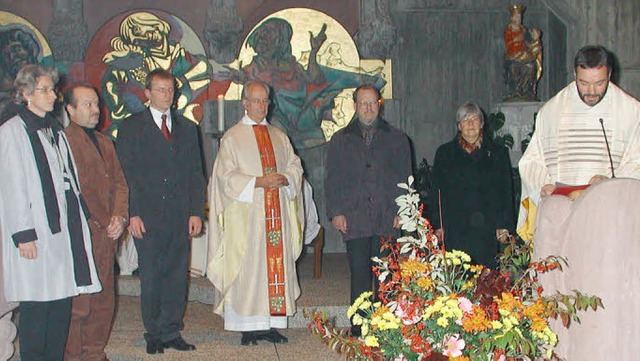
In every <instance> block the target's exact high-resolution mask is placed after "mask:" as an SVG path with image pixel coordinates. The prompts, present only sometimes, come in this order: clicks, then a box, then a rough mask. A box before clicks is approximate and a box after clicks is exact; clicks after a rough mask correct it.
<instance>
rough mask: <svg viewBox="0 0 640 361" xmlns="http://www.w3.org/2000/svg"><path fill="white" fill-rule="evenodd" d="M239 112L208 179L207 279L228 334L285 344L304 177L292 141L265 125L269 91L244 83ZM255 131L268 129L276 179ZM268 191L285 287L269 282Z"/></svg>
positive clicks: (295, 290) (293, 292) (249, 340)
mask: <svg viewBox="0 0 640 361" xmlns="http://www.w3.org/2000/svg"><path fill="white" fill-rule="evenodd" d="M242 105H243V107H244V109H245V111H246V114H245V116H244V117H243V118H242V119H241V120H240V121H239V122H238V123H237V124H236V125H234V126H233V127H231V128H230V129H229V130H228V131H227V132H226V134H225V135H224V137H223V138H222V140H221V142H220V149H219V152H218V156H217V158H216V160H215V163H214V166H213V173H212V175H211V180H210V191H209V202H210V210H209V257H208V259H209V264H208V268H207V277H208V278H209V279H210V280H211V282H212V283H213V285H214V312H215V313H217V314H219V315H221V316H222V317H223V318H224V328H225V329H226V330H231V331H240V332H242V339H241V343H242V344H243V345H250V344H254V345H255V344H256V343H257V341H260V340H265V341H269V342H276V343H284V342H287V339H286V337H284V336H282V335H281V334H280V333H278V332H277V331H276V330H275V328H286V327H287V316H291V315H293V314H294V313H295V311H296V306H295V300H296V299H297V298H298V297H299V295H300V288H299V285H298V280H297V275H296V267H295V261H296V259H297V258H298V256H299V255H300V252H301V250H302V227H303V224H304V208H303V203H302V172H303V171H302V166H301V164H300V159H299V158H298V156H296V155H295V153H294V150H293V147H292V146H291V143H290V141H289V139H288V137H287V135H286V134H285V133H284V132H282V131H281V130H280V129H278V128H276V127H274V126H272V125H269V124H268V123H267V121H266V119H265V117H266V114H267V110H268V108H269V88H268V86H266V85H265V84H263V83H259V82H255V81H249V82H247V83H246V84H245V86H244V90H243V94H242ZM254 126H257V127H266V129H267V130H268V135H269V138H270V140H271V145H272V148H273V155H274V156H275V163H276V169H275V171H273V170H271V173H269V172H264V171H263V164H262V163H261V157H262V155H261V154H262V153H261V150H259V147H258V141H257V139H256V137H257V136H256V134H257V133H254V129H253V128H254ZM263 174H267V175H263ZM270 189H271V190H274V189H278V190H279V203H280V216H281V217H280V218H281V240H282V250H281V251H282V256H283V257H282V259H283V263H284V280H282V279H277V280H276V281H275V282H273V281H269V278H268V277H269V276H268V272H269V271H268V262H267V248H268V246H267V236H266V233H267V231H266V225H265V220H266V219H265V207H266V206H265V194H266V193H267V191H269V190H270ZM276 212H277V211H276ZM274 283H277V284H278V286H277V288H278V289H279V290H280V291H281V290H282V287H284V302H285V304H286V307H283V308H286V312H284V311H285V310H283V315H281V316H274V315H272V314H273V312H272V311H270V307H271V306H272V305H271V302H270V292H272V291H271V290H270V288H271V287H273V286H274Z"/></svg>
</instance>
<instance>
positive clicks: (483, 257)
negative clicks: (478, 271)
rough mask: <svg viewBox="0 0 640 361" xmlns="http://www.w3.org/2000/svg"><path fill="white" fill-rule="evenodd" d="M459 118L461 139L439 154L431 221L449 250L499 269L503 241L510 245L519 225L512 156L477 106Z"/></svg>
mask: <svg viewBox="0 0 640 361" xmlns="http://www.w3.org/2000/svg"><path fill="white" fill-rule="evenodd" d="M456 118H457V119H456V120H457V127H458V133H457V134H456V136H455V138H454V139H453V140H452V141H450V142H448V143H445V144H443V145H441V146H440V147H439V148H438V150H437V151H436V156H435V160H434V164H433V188H432V191H431V192H430V194H429V213H430V218H429V220H430V221H431V223H432V225H433V228H434V229H435V230H436V231H435V233H436V236H437V237H438V239H439V240H440V242H441V243H443V244H444V247H445V248H446V249H447V250H453V249H457V250H460V251H463V252H466V253H468V254H469V255H470V256H471V259H472V262H473V263H475V264H482V265H484V266H487V267H495V265H496V262H495V257H496V255H497V254H498V248H499V247H498V240H501V241H502V240H506V239H507V236H508V234H509V232H511V231H513V226H514V222H515V220H514V214H513V201H512V198H513V192H512V180H511V162H510V161H509V153H508V152H507V148H505V147H504V146H502V145H497V144H494V143H493V142H492V141H491V137H489V136H488V135H486V134H484V132H483V130H484V117H483V114H482V110H480V107H478V106H477V105H476V104H473V103H465V104H463V105H462V106H461V107H460V108H458V111H457V114H456Z"/></svg>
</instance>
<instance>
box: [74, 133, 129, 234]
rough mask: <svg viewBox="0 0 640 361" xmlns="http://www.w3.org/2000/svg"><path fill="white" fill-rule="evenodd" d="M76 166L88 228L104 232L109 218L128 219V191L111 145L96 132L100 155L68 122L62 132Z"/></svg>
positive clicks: (83, 134)
mask: <svg viewBox="0 0 640 361" xmlns="http://www.w3.org/2000/svg"><path fill="white" fill-rule="evenodd" d="M65 134H66V135H67V138H68V139H69V143H70V145H71V151H72V152H73V156H74V158H75V160H76V165H77V167H78V169H77V172H78V177H79V178H80V192H81V193H82V196H83V197H84V200H85V203H86V205H87V208H88V209H89V214H90V218H89V225H90V226H91V229H92V230H94V229H95V228H96V227H97V228H98V229H101V230H102V231H105V230H106V228H107V227H108V226H109V222H110V221H111V217H112V216H118V217H124V218H125V219H126V220H128V219H129V213H128V212H129V211H128V210H129V188H128V187H127V182H126V180H125V178H124V174H123V173H122V168H121V167H120V161H119V160H118V155H117V154H116V150H115V147H114V146H113V142H112V141H111V139H109V137H107V136H106V135H104V134H102V133H100V132H99V131H95V135H96V138H97V140H98V145H99V147H100V152H98V149H97V148H96V146H95V144H94V143H93V141H92V140H91V138H90V137H89V135H88V134H87V133H86V132H85V131H84V130H83V129H82V127H80V126H79V125H78V124H76V123H74V122H71V123H70V124H69V126H68V127H67V128H66V129H65Z"/></svg>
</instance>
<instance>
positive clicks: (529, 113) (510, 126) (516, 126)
mask: <svg viewBox="0 0 640 361" xmlns="http://www.w3.org/2000/svg"><path fill="white" fill-rule="evenodd" d="M542 105H544V102H502V103H496V104H494V105H493V108H492V109H491V112H493V113H497V112H502V113H503V114H504V119H505V122H504V126H503V127H502V128H501V129H500V130H499V131H498V135H505V134H511V136H513V141H514V144H513V148H512V149H510V150H509V157H510V158H511V165H512V166H513V167H517V166H518V162H519V161H520V158H521V157H522V141H523V140H524V139H529V138H531V135H530V133H531V132H532V130H533V125H534V115H535V114H536V113H537V112H538V110H539V109H540V107H542Z"/></svg>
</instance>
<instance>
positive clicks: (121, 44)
mask: <svg viewBox="0 0 640 361" xmlns="http://www.w3.org/2000/svg"><path fill="white" fill-rule="evenodd" d="M158 68H162V69H165V70H169V71H170V72H171V73H172V74H173V75H174V77H175V78H176V82H177V92H176V103H175V106H176V109H177V111H178V113H180V114H182V115H184V116H185V117H186V118H188V119H190V120H192V121H194V122H196V123H197V122H199V121H200V120H201V119H202V115H203V114H202V113H203V111H202V106H201V105H202V103H203V102H204V101H205V100H207V99H210V98H213V97H215V95H217V94H218V93H219V92H221V91H223V90H224V89H222V88H223V85H219V84H218V83H212V82H211V78H212V70H211V65H210V63H209V61H208V60H207V57H206V54H205V49H204V47H203V45H202V43H201V42H200V39H199V38H198V36H197V35H196V33H195V32H194V31H193V30H192V29H191V28H190V27H189V26H188V25H187V24H186V23H185V22H184V21H182V20H181V19H180V18H178V17H176V16H174V15H171V14H168V13H166V12H163V11H159V10H148V11H139V10H136V11H129V12H125V13H122V14H119V15H117V16H115V17H113V18H112V19H111V20H109V21H108V22H107V23H105V24H104V25H103V26H102V27H101V28H100V29H99V30H98V32H97V33H96V35H95V36H94V37H93V39H91V42H90V43H89V46H88V50H87V55H86V59H85V74H86V78H87V80H88V81H89V82H91V83H92V84H93V85H94V86H96V87H97V88H98V89H100V91H101V93H102V95H103V97H104V108H105V109H104V112H105V120H106V121H105V123H104V125H103V127H102V129H103V130H104V131H105V132H106V133H107V134H109V135H110V136H112V137H114V138H115V137H116V136H117V127H118V124H120V122H122V120H123V119H125V118H127V117H128V116H130V115H131V114H134V113H137V112H140V111H142V110H144V109H145V107H146V106H147V102H148V100H147V99H146V98H145V96H144V89H145V80H146V77H147V74H148V73H149V72H151V71H153V70H155V69H158Z"/></svg>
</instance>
